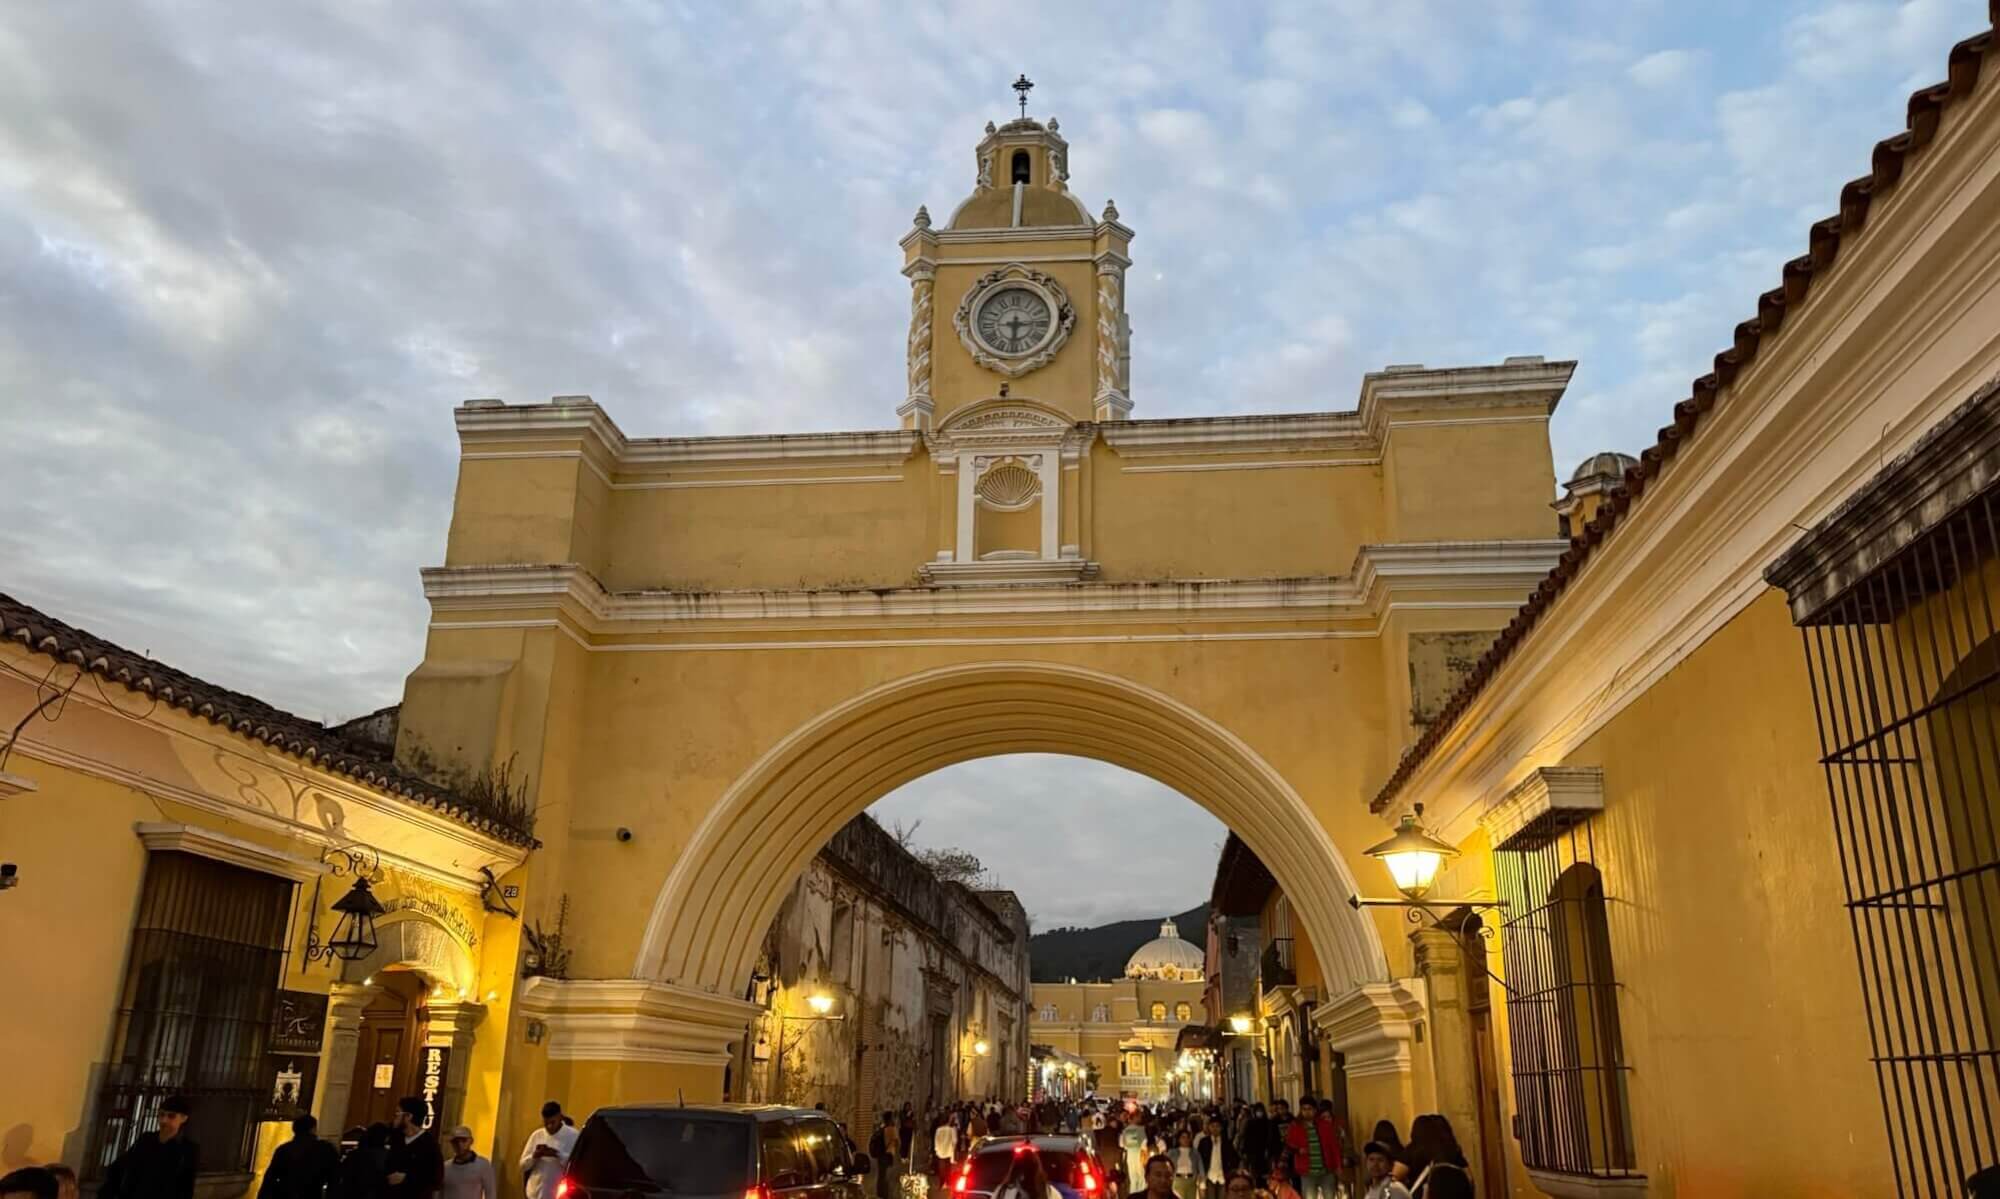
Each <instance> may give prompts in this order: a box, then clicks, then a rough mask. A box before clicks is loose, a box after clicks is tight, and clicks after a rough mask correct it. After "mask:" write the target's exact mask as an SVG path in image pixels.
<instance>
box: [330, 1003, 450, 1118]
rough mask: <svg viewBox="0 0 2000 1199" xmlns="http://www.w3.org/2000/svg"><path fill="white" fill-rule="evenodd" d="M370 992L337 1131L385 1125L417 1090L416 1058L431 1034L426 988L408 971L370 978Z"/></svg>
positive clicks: (417, 1067) (362, 1016)
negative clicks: (401, 1103)
mask: <svg viewBox="0 0 2000 1199" xmlns="http://www.w3.org/2000/svg"><path fill="white" fill-rule="evenodd" d="M370 990H371V991H372V992H373V993H372V994H371V995H370V996H369V998H368V1001H367V1006H366V1007H364V1008H362V1010H361V1019H360V1029H359V1032H358V1034H357V1035H358V1044H357V1047H356V1050H355V1054H354V1070H353V1073H352V1076H351V1077H350V1079H349V1087H350V1088H351V1089H350V1090H349V1092H348V1099H347V1113H346V1115H345V1116H344V1117H343V1118H342V1119H341V1122H340V1127H341V1128H343V1129H347V1128H366V1127H367V1126H368V1125H370V1124H375V1123H383V1124H387V1123H389V1122H390V1120H391V1118H392V1117H393V1116H394V1114H395V1111H396V1101H397V1100H399V1099H401V1098H402V1097H403V1096H404V1095H408V1094H412V1093H414V1092H415V1091H416V1089H417V1082H416V1080H417V1077H418V1069H419V1063H418V1054H419V1049H420V1047H421V1046H422V1045H423V1043H424V1040H425V1037H426V1036H427V1035H428V1033H429V1030H430V1008H429V1000H430V995H431V985H430V982H429V981H428V980H427V979H425V978H424V977H423V976H422V975H421V974H418V973H416V972H415V971H413V970H409V969H402V968H398V969H393V970H385V971H384V972H382V973H381V974H378V975H374V976H372V977H371V978H370Z"/></svg>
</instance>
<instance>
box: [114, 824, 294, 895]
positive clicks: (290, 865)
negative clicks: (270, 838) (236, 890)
mask: <svg viewBox="0 0 2000 1199" xmlns="http://www.w3.org/2000/svg"><path fill="white" fill-rule="evenodd" d="M132 831H133V832H135V833H137V834H138V835H139V840H140V841H141V842H142V843H143V844H144V845H145V846H146V850H147V852H149V853H163V852H178V853H191V854H194V855H195V856H196V857H203V858H212V859H214V860H215V861H218V862H228V863H229V864H230V865H232V866H243V867H247V868H248V869H251V870H255V871H257V872H259V873H261V874H275V875H278V876H279V877H281V878H288V879H291V880H292V881H293V882H305V881H306V880H307V879H311V878H316V877H318V876H319V875H322V874H324V873H326V869H327V868H326V867H325V866H324V865H322V864H321V863H319V862H316V861H314V860H313V859H311V858H302V857H299V856H298V855H296V854H289V853H286V852H285V851H283V850H281V849H272V848H271V847H270V846H268V845H259V844H257V843H256V842H255V841H245V840H243V839H242V838H241V837H232V836H230V835H229V834H227V833H218V832H216V831H215V830H214V829H208V828H202V827H201V826H200V825H197V824H169V823H163V822H148V821H140V822H139V823H137V824H134V825H133V826H132Z"/></svg>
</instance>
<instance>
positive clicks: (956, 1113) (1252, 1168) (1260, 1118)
mask: <svg viewBox="0 0 2000 1199" xmlns="http://www.w3.org/2000/svg"><path fill="white" fill-rule="evenodd" d="M1023 1135H1026V1136H1033V1135H1044V1136H1059V1135H1073V1136H1077V1137H1080V1138H1083V1139H1085V1140H1086V1141H1088V1142H1089V1143H1090V1144H1091V1146H1092V1149H1093V1157H1094V1159H1095V1160H1096V1162H1097V1164H1098V1167H1099V1168H1100V1169H1101V1170H1102V1171H1103V1174H1104V1186H1105V1190H1106V1193H1107V1195H1108V1197H1109V1199H1120V1197H1124V1196H1137V1195H1139V1194H1141V1193H1148V1194H1151V1195H1153V1196H1155V1199H1165V1196H1169V1195H1171V1196H1174V1197H1176V1199H1225V1197H1227V1199H1344V1197H1348V1196H1353V1197H1355V1199H1363V1197H1365V1199H1462V1197H1464V1196H1470V1195H1472V1194H1473V1185H1472V1175H1471V1173H1470V1171H1469V1169H1468V1163H1467V1162H1466V1159H1465V1154H1464V1152H1463V1151H1462V1150H1461V1149H1460V1148H1459V1144H1458V1138H1457V1136H1456V1135H1455V1134H1454V1133H1453V1131H1452V1127H1451V1122H1450V1121H1449V1120H1446V1119H1445V1118H1444V1117H1443V1116H1440V1115H1425V1116H1419V1117H1417V1119H1416V1121H1415V1122H1414V1123H1412V1124H1411V1126H1410V1134H1409V1137H1408V1139H1407V1140H1405V1138H1404V1137H1403V1136H1402V1135H1401V1133H1400V1132H1399V1131H1398V1130H1397V1128H1396V1126H1395V1124H1394V1123H1393V1122H1391V1121H1388V1120H1383V1121H1380V1122H1379V1123H1377V1124H1376V1125H1375V1128H1374V1130H1373V1134H1372V1135H1371V1137H1370V1138H1369V1140H1368V1141H1366V1142H1365V1143H1363V1144H1361V1145H1359V1146H1356V1145H1355V1144H1354V1141H1353V1138H1352V1137H1351V1136H1350V1134H1349V1131H1348V1124H1347V1121H1346V1119H1345V1117H1344V1116H1342V1115H1341V1114H1340V1113H1339V1112H1338V1111H1337V1110H1336V1109H1335V1106H1334V1104H1333V1103H1332V1102H1330V1101H1322V1100H1318V1099H1315V1098H1313V1097H1311V1096H1307V1097H1305V1098H1302V1099H1301V1100H1299V1104H1298V1110H1297V1111H1296V1112H1294V1111H1293V1109H1292V1105H1291V1104H1290V1103H1288V1102H1286V1101H1285V1100H1283V1099H1280V1100H1277V1101H1276V1102H1274V1103H1272V1104H1270V1105H1269V1106H1268V1107H1267V1106H1266V1105H1265V1104H1262V1103H1240V1102H1239V1103H1232V1104H1226V1105H1224V1104H1215V1105H1209V1106H1206V1107H1201V1108H1191V1107H1186V1106H1181V1105H1165V1104H1163V1105H1157V1106H1151V1107H1148V1106H1143V1105H1138V1104H1132V1103H1126V1102H1120V1101H1111V1102H1106V1101H1102V1100H1087V1101H1076V1102H1057V1101H1053V1100H1048V1101H1043V1102H1041V1103H1036V1104H1014V1105H1010V1104H1002V1103H997V1102H986V1103H958V1104H953V1105H951V1106H948V1107H945V1108H942V1109H940V1110H938V1111H935V1112H928V1113H917V1112H915V1111H913V1110H912V1109H911V1107H910V1106H909V1105H908V1104H905V1105H904V1107H903V1109H902V1110H901V1111H888V1112H883V1113H882V1118H881V1122H880V1123H879V1124H878V1125H877V1127H876V1128H875V1129H874V1131H873V1132H872V1133H871V1134H870V1136H869V1138H868V1143H867V1151H868V1156H869V1159H870V1161H871V1162H873V1163H874V1164H875V1169H874V1192H875V1194H876V1195H877V1196H878V1197H879V1199H899V1197H900V1196H902V1195H903V1194H904V1193H905V1191H904V1189H903V1181H902V1180H903V1179H904V1178H905V1177H908V1176H912V1175H921V1176H924V1177H927V1178H930V1179H933V1180H935V1182H936V1183H937V1184H938V1186H939V1187H940V1188H948V1187H949V1185H950V1182H951V1179H952V1173H953V1170H954V1169H955V1168H956V1167H957V1165H958V1163H960V1162H962V1161H964V1160H965V1159H966V1157H967V1156H968V1155H969V1154H971V1153H972V1152H973V1151H974V1150H975V1149H976V1148H977V1146H978V1145H979V1144H980V1142H981V1141H983V1140H985V1139H987V1138H989V1137H1003V1136H1023ZM1020 1168H1021V1169H1024V1170H1030V1171H1032V1170H1034V1169H1036V1168H1038V1166H1037V1165H1036V1163H1035V1162H1033V1161H1030V1160H1028V1159H1026V1158H1024V1159H1023V1162H1022V1164H1021V1166H1020ZM1156 1173H1157V1174H1159V1175H1160V1176H1161V1177H1162V1178H1163V1179H1164V1181H1163V1183H1162V1185H1161V1186H1159V1187H1155V1186H1154V1185H1153V1182H1154V1175H1155V1174H1156ZM1044 1181H1045V1180H1044ZM1239 1183H1240V1184H1241V1187H1239V1185H1238V1184H1239ZM1023 1185H1024V1189H1025V1193H1026V1195H1027V1196H1028V1197H1029V1199H1044V1196H1043V1195H1042V1194H1041V1191H1042V1182H1041V1181H1037V1180H1033V1179H1028V1180H1024V1184H1023ZM1242 1188H1247V1189H1242ZM1006 1189H1007V1188H1005V1187H1004V1186H1003V1187H1002V1191H1004V1190H1006ZM1239 1189H1242V1194H1241V1195H1240V1196H1239V1195H1238V1194H1237V1192H1238V1190H1239ZM996 1193H999V1192H996ZM1055 1193H1056V1192H1054V1191H1050V1192H1049V1194H1055Z"/></svg>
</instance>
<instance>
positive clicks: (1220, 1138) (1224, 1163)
mask: <svg viewBox="0 0 2000 1199" xmlns="http://www.w3.org/2000/svg"><path fill="white" fill-rule="evenodd" d="M1194 1150H1195V1156H1197V1157H1198V1158H1200V1159H1201V1180H1202V1188H1201V1190H1202V1195H1203V1199H1222V1193H1223V1191H1224V1190H1226V1189H1228V1186H1229V1177H1230V1175H1232V1174H1234V1173H1235V1172H1236V1146H1234V1145H1232V1144H1230V1143H1229V1138H1228V1137H1227V1136H1225V1135H1223V1131H1222V1121H1221V1120H1218V1119H1216V1118H1215V1117H1214V1116H1210V1117H1209V1118H1208V1130H1207V1131H1206V1132H1204V1133H1203V1134H1202V1136H1201V1137H1200V1139H1198V1140H1197V1141H1195V1143H1194ZM1253 1189H1254V1188H1253Z"/></svg>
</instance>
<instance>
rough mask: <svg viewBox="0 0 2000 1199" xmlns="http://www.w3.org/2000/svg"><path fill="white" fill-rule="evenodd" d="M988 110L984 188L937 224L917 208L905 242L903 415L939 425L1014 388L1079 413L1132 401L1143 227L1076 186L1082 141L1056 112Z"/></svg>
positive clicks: (976, 186)
mask: <svg viewBox="0 0 2000 1199" xmlns="http://www.w3.org/2000/svg"><path fill="white" fill-rule="evenodd" d="M1013 87H1014V90H1015V92H1016V93H1017V94H1018V96H1019V101H1018V102H1019V104H1020V115H1019V116H1018V117H1016V118H1014V119H1012V120H1009V121H1007V122H1006V123H1005V124H1002V125H997V126H996V125H995V124H993V123H992V122H988V123H987V126H986V131H985V136H984V137H982V138H981V139H980V141H979V143H978V145H977V146H976V147H974V151H973V158H974V167H975V172H976V173H975V175H974V177H973V181H972V192H971V194H970V195H968V196H967V197H966V198H965V199H964V200H962V201H960V202H959V204H958V206H957V207H956V208H954V209H953V210H952V213H951V216H950V217H949V218H948V219H947V221H946V222H945V227H944V228H942V229H934V228H933V227H932V224H931V217H930V212H929V210H928V209H924V208H919V209H918V210H917V216H916V220H915V222H914V227H913V228H912V229H911V230H910V232H909V233H908V234H906V235H905V236H904V238H903V241H902V246H903V256H904V258H903V274H904V275H906V276H908V278H909V280H910V287H911V291H910V337H909V362H908V366H909V397H908V398H907V399H906V400H905V401H904V402H903V404H902V406H901V407H900V408H899V409H898V410H897V413H898V415H899V416H900V417H901V418H902V423H903V427H904V428H911V429H930V428H934V427H936V426H939V425H941V424H943V423H944V422H945V421H946V420H948V419H949V418H950V416H951V415H952V414H953V413H954V412H957V411H959V410H960V409H963V408H965V407H967V406H968V405H971V404H976V403H978V402H980V401H982V400H987V399H991V398H993V397H995V396H998V395H1000V394H1002V391H1003V387H1004V388H1005V390H1006V392H1007V393H1008V394H1011V395H1012V396H1014V397H1018V398H1023V399H1027V400H1030V401H1032V402H1034V403H1037V404H1041V405H1044V406H1046V407H1048V408H1050V409H1053V410H1055V411H1056V412H1059V413H1061V414H1062V415H1063V416H1065V417H1066V418H1068V419H1069V420H1070V421H1072V422H1080V421H1088V420H1098V421H1111V420H1124V419H1125V418H1126V417H1127V416H1128V414H1129V413H1130V412H1131V409H1132V401H1131V398H1130V396H1131V386H1130V382H1129V378H1128V375H1129V372H1130V365H1131V352H1130V344H1131V327H1130V325H1129V323H1128V322H1127V320H1126V317H1125V270H1126V268H1127V267H1128V266H1130V265H1131V259H1130V258H1129V257H1128V256H1127V251H1128V250H1129V248H1130V246H1131V241H1132V230H1130V229H1129V228H1127V227H1126V226H1124V225H1123V224H1120V223H1119V221H1118V210H1117V209H1116V208H1114V207H1113V206H1112V205H1110V204H1108V203H1107V204H1106V205H1105V206H1104V211H1103V214H1102V215H1101V216H1099V217H1096V218H1093V217H1092V216H1091V215H1090V211H1089V209H1087V208H1086V207H1085V206H1084V204H1083V202H1082V200H1080V199H1079V198H1078V197H1077V196H1076V195H1075V194H1074V193H1073V192H1071V191H1070V189H1069V143H1068V142H1066V141H1064V140H1063V138H1062V135H1061V132H1060V126H1059V125H1058V123H1057V122H1056V120H1055V119H1054V118H1053V117H1052V118H1050V119H1049V121H1048V122H1047V123H1046V124H1044V123H1043V122H1041V121H1038V120H1036V119H1034V118H1033V117H1030V116H1029V115H1028V92H1029V90H1030V89H1032V88H1033V87H1034V84H1033V83H1032V82H1030V81H1029V79H1028V78H1027V76H1026V75H1023V76H1021V77H1020V78H1019V79H1016V80H1015V81H1014V84H1013Z"/></svg>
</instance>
